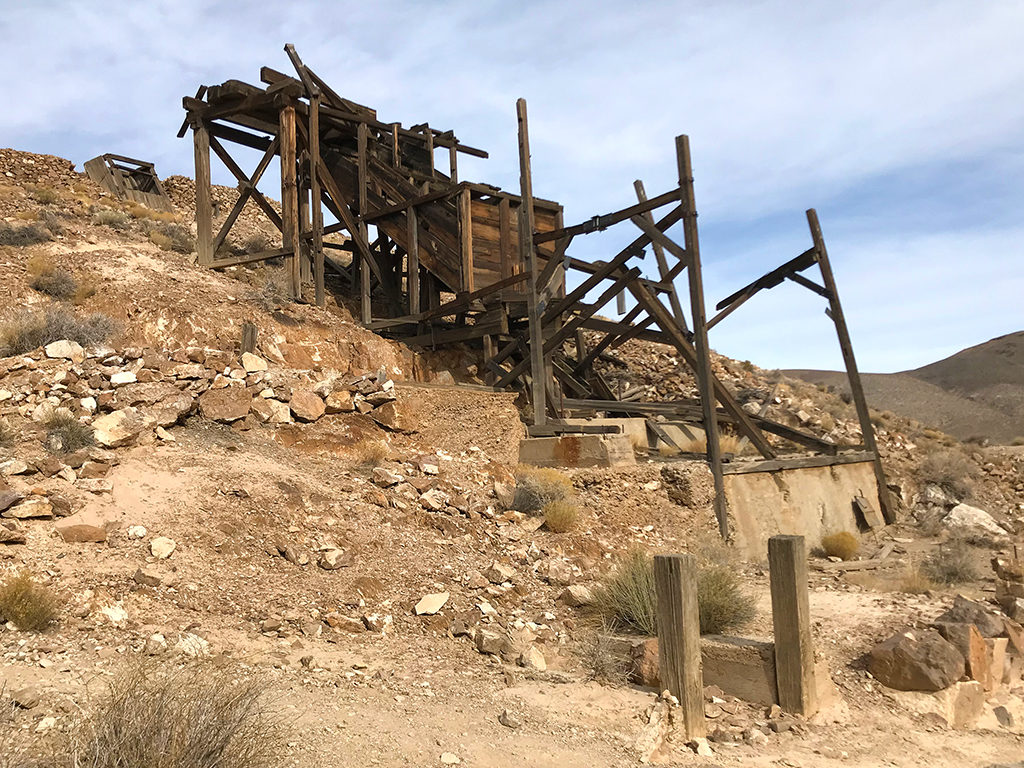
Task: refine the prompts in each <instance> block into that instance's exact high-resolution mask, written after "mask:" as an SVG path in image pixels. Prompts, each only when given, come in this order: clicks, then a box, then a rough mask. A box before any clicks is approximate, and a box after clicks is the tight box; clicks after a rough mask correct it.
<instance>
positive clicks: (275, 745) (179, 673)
mask: <svg viewBox="0 0 1024 768" xmlns="http://www.w3.org/2000/svg"><path fill="white" fill-rule="evenodd" d="M284 736H285V732H284V727H283V726H282V724H281V720H280V717H279V716H278V715H277V714H276V713H275V712H274V710H273V709H272V708H271V706H270V702H269V697H268V696H267V694H266V688H265V685H264V684H263V682H261V681H259V680H256V679H250V678H245V677H242V676H241V674H240V673H239V672H236V671H233V670H231V669H227V668H220V667H217V666H215V664H214V663H213V662H209V661H206V662H193V663H190V664H188V665H187V666H185V667H182V668H170V669H159V668H157V667H156V666H155V665H153V664H139V663H136V664H134V665H130V666H127V667H126V668H124V669H123V670H122V671H121V672H120V674H118V675H117V676H116V677H115V678H114V679H113V680H112V681H111V682H110V684H109V689H108V691H107V694H106V696H105V697H104V698H103V700H101V701H100V702H98V704H97V706H95V707H94V708H93V709H92V710H91V711H86V713H85V714H84V715H83V717H82V718H81V719H80V720H79V721H78V722H77V723H76V724H75V727H74V728H73V729H72V731H71V733H70V735H69V737H68V742H69V743H68V745H67V752H68V755H69V758H70V762H71V764H72V765H74V766H75V768H129V767H131V768H135V767H136V766H137V767H138V768H142V766H147V767H150V768H271V767H274V768H276V766H279V765H281V764H282V762H281V761H282V760H283V758H284V754H285V752H284V745H285V741H284Z"/></svg>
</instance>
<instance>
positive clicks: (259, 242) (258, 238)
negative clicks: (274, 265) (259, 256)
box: [239, 232, 271, 253]
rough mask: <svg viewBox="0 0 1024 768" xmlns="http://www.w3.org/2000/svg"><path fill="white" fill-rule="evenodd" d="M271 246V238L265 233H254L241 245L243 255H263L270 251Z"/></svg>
mask: <svg viewBox="0 0 1024 768" xmlns="http://www.w3.org/2000/svg"><path fill="white" fill-rule="evenodd" d="M270 246H271V241H270V238H269V237H267V235H266V234H264V233H263V232H253V233H252V234H251V235H249V236H248V237H246V238H245V239H244V240H242V242H241V244H240V245H239V247H240V248H241V249H242V252H243V253H263V252H264V251H269V250H270Z"/></svg>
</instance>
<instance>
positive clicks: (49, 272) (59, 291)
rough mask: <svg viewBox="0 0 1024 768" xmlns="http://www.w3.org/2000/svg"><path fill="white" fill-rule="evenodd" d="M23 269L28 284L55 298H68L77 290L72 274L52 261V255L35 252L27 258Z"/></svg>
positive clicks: (76, 283)
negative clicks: (26, 275)
mask: <svg viewBox="0 0 1024 768" xmlns="http://www.w3.org/2000/svg"><path fill="white" fill-rule="evenodd" d="M25 271H26V272H27V273H28V276H29V283H28V284H29V286H30V287H31V288H33V289H34V290H36V291H39V292H40V293H45V294H46V295H47V296H52V297H53V298H55V299H70V298H72V297H73V296H74V295H75V294H76V293H77V292H78V282H77V281H76V280H75V277H74V275H72V274H71V273H70V272H68V271H67V270H66V269H62V268H61V267H58V266H57V265H55V264H54V263H53V259H52V257H50V256H49V255H44V254H36V255H35V256H33V257H32V258H31V259H29V260H28V264H26V265H25Z"/></svg>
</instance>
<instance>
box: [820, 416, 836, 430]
mask: <svg viewBox="0 0 1024 768" xmlns="http://www.w3.org/2000/svg"><path fill="white" fill-rule="evenodd" d="M821 428H822V430H824V431H825V432H831V431H832V430H833V429H835V428H836V419H835V417H834V416H833V415H832V414H831V413H823V414H821Z"/></svg>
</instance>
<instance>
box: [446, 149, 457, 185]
mask: <svg viewBox="0 0 1024 768" xmlns="http://www.w3.org/2000/svg"><path fill="white" fill-rule="evenodd" d="M458 158H459V151H458V150H457V149H456V148H455V145H454V144H453V145H452V146H450V147H448V178H450V179H451V182H452V184H455V183H456V182H457V181H458V180H459V159H458Z"/></svg>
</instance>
